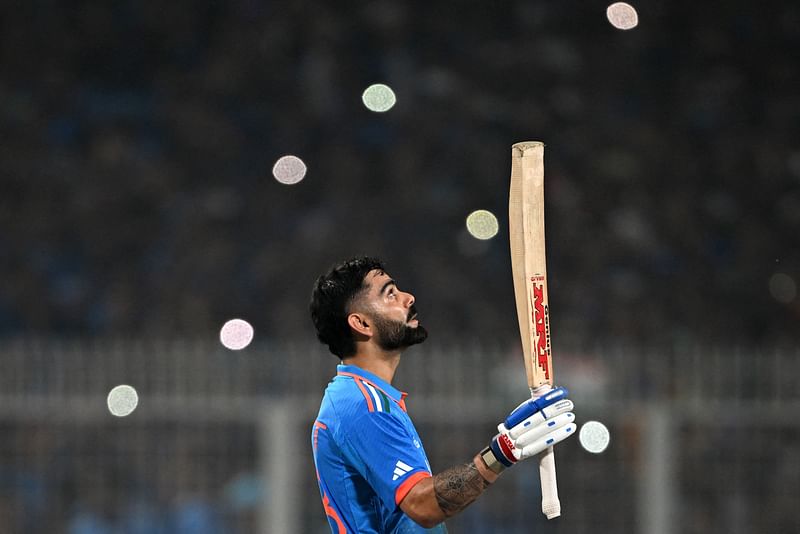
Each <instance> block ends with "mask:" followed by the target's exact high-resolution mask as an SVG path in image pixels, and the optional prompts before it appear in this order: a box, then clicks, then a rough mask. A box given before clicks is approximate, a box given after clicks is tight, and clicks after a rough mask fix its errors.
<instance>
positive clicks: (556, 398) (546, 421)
mask: <svg viewBox="0 0 800 534" xmlns="http://www.w3.org/2000/svg"><path fill="white" fill-rule="evenodd" d="M566 397H567V390H566V389H564V388H556V389H554V390H552V391H549V392H548V393H546V394H545V395H543V396H541V397H539V398H536V399H530V400H526V401H525V402H523V403H522V404H520V405H519V406H517V407H516V408H515V409H514V411H513V412H511V414H509V416H508V417H507V418H506V420H505V421H503V422H502V423H500V424H499V425H497V430H498V432H499V433H498V434H497V435H496V436H495V437H494V438H493V439H492V442H491V444H489V446H488V447H486V448H485V449H484V450H483V451H481V453H480V454H481V456H482V457H483V460H484V462H486V465H487V466H488V467H489V469H491V470H492V471H493V472H495V473H497V474H499V473H500V472H502V471H503V469H505V468H506V467H511V466H512V465H514V464H515V463H517V462H518V461H519V460H524V459H525V458H530V457H531V456H536V455H537V454H539V453H540V452H542V451H544V450H545V449H546V448H548V447H552V446H553V445H555V444H556V443H559V442H560V441H563V440H565V439H567V438H568V437H569V436H571V435H572V434H574V433H575V429H576V428H577V427H576V425H575V423H574V421H575V414H573V413H572V409H573V407H574V405H573V404H572V401H571V400H569V399H567V398H566Z"/></svg>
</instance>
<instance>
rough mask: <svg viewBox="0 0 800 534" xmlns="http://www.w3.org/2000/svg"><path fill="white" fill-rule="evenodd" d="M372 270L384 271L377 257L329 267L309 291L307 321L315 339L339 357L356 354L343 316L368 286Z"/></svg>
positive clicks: (351, 335)
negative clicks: (314, 331)
mask: <svg viewBox="0 0 800 534" xmlns="http://www.w3.org/2000/svg"><path fill="white" fill-rule="evenodd" d="M375 269H379V270H381V271H383V270H385V269H384V266H383V262H382V261H381V260H379V259H377V258H369V257H359V258H352V259H349V260H346V261H344V262H342V263H340V264H339V265H335V266H333V267H332V268H331V269H330V270H329V271H328V272H327V273H325V274H323V275H322V276H320V277H319V278H317V281H316V282H315V283H314V289H313V291H312V292H311V305H310V309H311V320H312V321H313V322H314V326H315V327H316V329H317V339H319V340H320V341H321V342H322V343H324V344H326V345H328V350H330V351H331V353H332V354H335V355H336V356H338V357H339V358H346V357H348V356H352V355H354V354H355V353H356V342H355V339H353V333H352V331H351V330H350V325H349V324H348V323H347V316H348V314H349V313H350V308H351V306H352V304H353V302H355V300H356V299H357V298H358V297H359V295H360V294H361V293H362V292H363V291H364V290H365V289H366V288H367V287H368V286H367V284H366V283H365V282H366V281H365V278H366V276H367V274H368V273H369V272H370V271H372V270H375Z"/></svg>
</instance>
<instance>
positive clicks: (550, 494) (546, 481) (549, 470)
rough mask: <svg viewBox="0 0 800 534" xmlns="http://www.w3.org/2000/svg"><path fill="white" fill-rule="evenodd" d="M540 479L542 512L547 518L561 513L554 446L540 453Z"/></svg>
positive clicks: (543, 388)
mask: <svg viewBox="0 0 800 534" xmlns="http://www.w3.org/2000/svg"><path fill="white" fill-rule="evenodd" d="M551 389H552V387H551V386H550V385H549V384H544V385H542V386H539V387H538V388H536V389H533V388H531V394H532V395H533V396H534V398H535V397H541V396H542V395H544V394H545V393H547V392H548V391H550V390H551ZM539 479H540V480H541V483H542V513H543V514H544V515H545V516H547V519H553V518H556V517H558V516H560V515H561V502H560V501H559V500H558V484H557V483H556V457H555V454H553V447H548V448H547V450H545V451H544V452H543V453H541V454H540V455H539Z"/></svg>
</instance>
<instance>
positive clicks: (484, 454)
mask: <svg viewBox="0 0 800 534" xmlns="http://www.w3.org/2000/svg"><path fill="white" fill-rule="evenodd" d="M479 454H480V455H481V458H483V461H484V462H485V463H486V467H488V468H489V470H490V471H491V472H492V473H494V474H495V475H499V474H500V473H502V472H503V470H504V469H505V468H506V466H504V465H503V464H502V463H500V460H498V459H497V456H495V455H494V451H492V448H491V447H486V448H485V449H483V450H482V451H481V452H480V453H479Z"/></svg>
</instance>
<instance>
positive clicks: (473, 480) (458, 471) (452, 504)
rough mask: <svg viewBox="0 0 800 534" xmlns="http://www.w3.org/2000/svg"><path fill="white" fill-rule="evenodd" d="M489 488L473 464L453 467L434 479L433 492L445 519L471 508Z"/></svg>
mask: <svg viewBox="0 0 800 534" xmlns="http://www.w3.org/2000/svg"><path fill="white" fill-rule="evenodd" d="M487 487H489V483H488V482H486V480H485V479H484V478H483V477H482V476H481V474H480V473H479V472H478V468H477V467H475V464H474V463H473V462H469V463H467V464H463V465H457V466H455V467H451V468H450V469H447V470H445V471H442V472H441V473H438V474H436V475H434V477H433V492H434V494H436V502H437V503H439V508H441V509H442V511H443V512H444V515H445V517H452V516H454V515H455V514H457V513H458V512H460V511H461V510H463V509H464V508H466V507H467V506H469V505H470V504H471V503H472V501H474V500H475V499H477V498H478V496H479V495H480V494H481V493H483V491H484V490H485V489H486V488H487Z"/></svg>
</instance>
